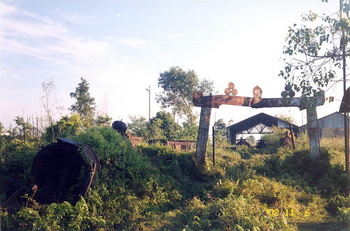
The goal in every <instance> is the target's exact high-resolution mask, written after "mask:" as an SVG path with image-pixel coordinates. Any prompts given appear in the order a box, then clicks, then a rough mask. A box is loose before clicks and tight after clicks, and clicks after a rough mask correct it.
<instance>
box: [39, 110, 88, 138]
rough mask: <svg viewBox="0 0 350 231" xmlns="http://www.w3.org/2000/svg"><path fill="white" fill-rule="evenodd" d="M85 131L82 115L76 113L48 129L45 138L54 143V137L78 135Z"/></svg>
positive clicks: (64, 117)
mask: <svg viewBox="0 0 350 231" xmlns="http://www.w3.org/2000/svg"><path fill="white" fill-rule="evenodd" d="M82 129H83V122H82V118H81V116H80V115H78V114H76V113H74V114H73V115H71V116H63V117H62V118H61V119H60V121H58V122H57V123H56V124H53V125H52V126H50V127H48V128H46V133H45V135H44V138H45V140H46V141H48V142H52V137H54V138H55V139H56V138H61V137H68V136H71V135H78V134H79V133H80V132H81V131H82Z"/></svg>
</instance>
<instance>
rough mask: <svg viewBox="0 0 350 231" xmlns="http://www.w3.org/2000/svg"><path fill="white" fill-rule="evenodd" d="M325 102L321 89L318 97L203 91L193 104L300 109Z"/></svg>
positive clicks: (197, 105) (217, 106)
mask: <svg viewBox="0 0 350 231" xmlns="http://www.w3.org/2000/svg"><path fill="white" fill-rule="evenodd" d="M324 102H325V96H324V92H323V91H320V92H319V94H318V96H317V97H308V98H304V97H295V98H266V99H263V98H256V97H244V96H235V95H209V96H203V94H202V93H201V92H195V93H194V95H193V104H194V106H196V107H211V108H219V107H220V106H221V105H236V106H245V107H252V108H265V107H298V108H300V110H302V109H306V108H307V107H310V106H321V105H323V104H324Z"/></svg>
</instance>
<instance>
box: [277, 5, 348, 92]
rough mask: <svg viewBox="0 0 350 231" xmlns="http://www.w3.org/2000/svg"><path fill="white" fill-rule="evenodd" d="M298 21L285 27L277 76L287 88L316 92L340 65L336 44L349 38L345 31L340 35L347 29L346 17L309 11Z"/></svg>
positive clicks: (339, 55)
mask: <svg viewBox="0 0 350 231" xmlns="http://www.w3.org/2000/svg"><path fill="white" fill-rule="evenodd" d="M347 12H348V9H347ZM346 15H348V14H346ZM302 22H303V23H302V24H301V25H298V24H294V25H293V26H291V27H289V30H288V35H287V38H286V45H285V46H284V48H283V54H284V55H285V57H284V58H283V61H284V62H285V67H284V69H283V70H281V71H280V73H279V76H281V77H282V78H284V79H285V80H286V85H287V86H288V87H286V90H288V91H289V92H292V90H295V91H296V92H301V95H302V96H316V95H317V92H319V89H320V88H321V89H322V88H324V87H327V86H328V84H329V82H330V80H332V79H334V78H336V75H337V72H339V71H340V70H341V68H342V65H343V63H342V60H341V53H342V51H341V50H342V49H341V48H340V47H341V46H345V44H346V43H347V42H348V40H349V34H347V35H346V36H344V37H343V38H342V36H343V33H342V32H343V31H347V32H349V31H350V30H349V29H350V21H349V19H348V18H346V17H344V18H341V19H338V18H332V17H331V16H325V15H322V16H319V15H318V14H316V13H312V12H310V13H308V14H306V15H304V16H303V17H302ZM347 52H348V51H347ZM292 94H293V93H292ZM283 96H284V97H285V96H287V95H286V94H285V93H284V95H283ZM291 96H293V95H291Z"/></svg>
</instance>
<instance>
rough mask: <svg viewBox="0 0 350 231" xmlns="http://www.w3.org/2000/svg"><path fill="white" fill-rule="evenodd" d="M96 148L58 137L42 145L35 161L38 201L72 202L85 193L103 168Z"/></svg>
mask: <svg viewBox="0 0 350 231" xmlns="http://www.w3.org/2000/svg"><path fill="white" fill-rule="evenodd" d="M100 168H101V167H100V162H99V159H98V157H97V155H96V153H95V151H94V150H93V149H92V148H91V147H90V146H88V145H87V144H84V143H77V142H74V141H71V140H68V139H59V140H58V142H57V143H51V144H49V145H47V146H45V147H43V148H42V149H41V150H40V151H39V152H38V154H37V155H36V156H35V158H34V160H33V164H32V177H33V184H35V185H36V190H35V191H36V192H35V193H34V194H33V197H34V199H35V200H37V201H38V202H39V203H44V204H47V203H54V202H62V201H69V202H71V203H75V202H76V201H78V200H79V197H80V196H85V194H86V193H87V191H88V190H89V188H90V185H91V183H92V181H93V178H94V174H95V172H96V171H98V170H99V169H100Z"/></svg>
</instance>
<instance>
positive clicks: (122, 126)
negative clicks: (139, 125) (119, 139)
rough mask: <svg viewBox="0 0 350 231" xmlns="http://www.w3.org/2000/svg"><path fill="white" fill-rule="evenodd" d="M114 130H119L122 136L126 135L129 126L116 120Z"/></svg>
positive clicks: (113, 125) (113, 124)
mask: <svg viewBox="0 0 350 231" xmlns="http://www.w3.org/2000/svg"><path fill="white" fill-rule="evenodd" d="M112 128H113V129H114V130H117V131H118V132H119V133H120V134H121V135H123V136H125V135H126V129H128V125H126V123H124V122H123V121H119V120H116V121H114V122H113V123H112Z"/></svg>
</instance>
